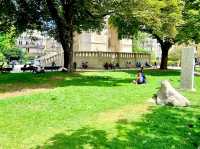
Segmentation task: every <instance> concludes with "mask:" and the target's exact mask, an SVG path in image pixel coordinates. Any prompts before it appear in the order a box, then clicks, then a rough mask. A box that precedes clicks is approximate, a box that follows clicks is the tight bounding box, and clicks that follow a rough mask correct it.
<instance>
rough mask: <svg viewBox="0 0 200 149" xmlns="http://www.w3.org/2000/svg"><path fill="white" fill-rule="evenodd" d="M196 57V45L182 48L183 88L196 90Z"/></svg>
mask: <svg viewBox="0 0 200 149" xmlns="http://www.w3.org/2000/svg"><path fill="white" fill-rule="evenodd" d="M194 57H195V48H194V47H186V48H184V49H183V50H182V58H181V88H182V89H185V90H194V65H195V62H194Z"/></svg>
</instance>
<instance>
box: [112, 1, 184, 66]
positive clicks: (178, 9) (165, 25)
mask: <svg viewBox="0 0 200 149" xmlns="http://www.w3.org/2000/svg"><path fill="white" fill-rule="evenodd" d="M123 5H126V7H128V8H127V9H123V8H124V7H125V6H123ZM183 8H184V3H183V1H181V0H140V1H134V0H127V1H126V3H123V4H122V5H121V7H119V8H118V9H119V11H117V12H118V13H115V14H114V15H112V16H111V18H110V23H111V24H112V25H114V26H116V27H117V28H118V32H119V37H120V38H131V39H132V38H133V36H135V35H137V33H138V31H142V32H147V33H150V34H151V35H152V36H153V37H154V38H156V39H157V40H158V42H159V43H160V45H161V49H162V61H161V69H166V68H167V56H168V51H169V49H170V48H171V46H172V45H173V44H174V43H175V42H176V36H177V34H178V29H177V26H180V25H181V24H182V23H183V19H182V10H183Z"/></svg>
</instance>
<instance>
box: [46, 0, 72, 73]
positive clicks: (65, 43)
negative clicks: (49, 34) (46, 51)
mask: <svg viewBox="0 0 200 149" xmlns="http://www.w3.org/2000/svg"><path fill="white" fill-rule="evenodd" d="M46 2H47V7H48V9H49V12H50V13H51V16H52V18H53V19H54V20H55V23H56V26H57V32H58V35H59V40H60V42H61V45H62V47H63V51H64V67H65V68H67V70H68V71H69V72H71V71H73V31H74V30H73V29H74V28H73V18H72V15H73V14H72V8H71V7H70V5H69V6H68V5H67V4H68V3H63V5H64V7H65V13H64V14H65V17H63V16H61V15H59V11H58V10H57V7H56V3H55V2H54V1H53V0H46ZM68 2H69V1H68ZM70 3H71V2H70Z"/></svg>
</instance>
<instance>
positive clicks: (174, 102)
mask: <svg viewBox="0 0 200 149" xmlns="http://www.w3.org/2000/svg"><path fill="white" fill-rule="evenodd" d="M154 100H155V102H156V104H158V105H170V106H180V107H186V106H189V105H190V101H189V100H188V99H187V98H185V97H184V96H182V95H181V94H180V93H179V92H178V91H176V90H175V88H173V87H172V85H171V84H170V82H169V81H167V80H164V81H162V83H161V87H160V89H159V91H158V93H157V95H156V96H155V98H154Z"/></svg>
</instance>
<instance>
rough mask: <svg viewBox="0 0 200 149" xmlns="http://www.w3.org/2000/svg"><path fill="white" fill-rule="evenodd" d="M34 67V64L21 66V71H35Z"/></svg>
mask: <svg viewBox="0 0 200 149" xmlns="http://www.w3.org/2000/svg"><path fill="white" fill-rule="evenodd" d="M35 70H36V67H34V66H29V67H22V68H21V71H23V72H25V71H35Z"/></svg>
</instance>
